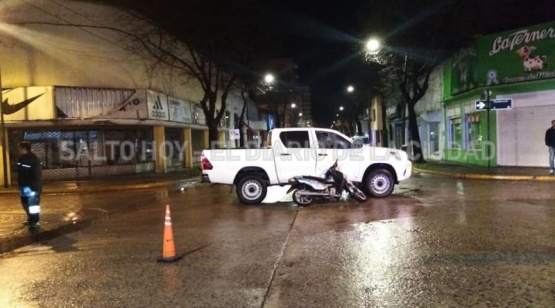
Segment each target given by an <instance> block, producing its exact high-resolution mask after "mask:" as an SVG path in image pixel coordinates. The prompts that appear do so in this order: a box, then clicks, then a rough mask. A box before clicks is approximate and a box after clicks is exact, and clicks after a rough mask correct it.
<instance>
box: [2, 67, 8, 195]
mask: <svg viewBox="0 0 555 308" xmlns="http://www.w3.org/2000/svg"><path fill="white" fill-rule="evenodd" d="M2 94H3V90H2V69H1V68H0V130H2V168H3V173H4V187H5V188H8V187H9V185H8V151H7V142H6V140H7V136H6V135H7V132H6V123H5V122H4V110H3V108H2V107H3V105H4V98H3V95H2Z"/></svg>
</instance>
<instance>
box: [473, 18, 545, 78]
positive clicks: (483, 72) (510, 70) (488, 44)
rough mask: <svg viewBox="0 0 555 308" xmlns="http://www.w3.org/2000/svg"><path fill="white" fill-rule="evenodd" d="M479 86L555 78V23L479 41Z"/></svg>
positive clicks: (507, 32) (503, 33)
mask: <svg viewBox="0 0 555 308" xmlns="http://www.w3.org/2000/svg"><path fill="white" fill-rule="evenodd" d="M477 46H478V50H479V59H478V64H479V66H478V83H479V86H492V85H499V84H510V83H516V82H524V81H534V80H541V79H547V78H554V77H555V22H551V23H546V24H541V25H536V26H530V27H526V28H521V29H516V30H510V31H506V32H502V33H497V34H493V35H489V36H484V37H482V38H480V39H478V40H477Z"/></svg>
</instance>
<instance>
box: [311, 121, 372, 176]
mask: <svg viewBox="0 0 555 308" xmlns="http://www.w3.org/2000/svg"><path fill="white" fill-rule="evenodd" d="M316 139H317V142H318V149H316V153H317V154H316V176H324V174H325V173H326V171H327V170H328V169H329V167H331V166H332V165H333V164H334V163H335V160H337V164H338V168H337V169H338V170H339V171H341V172H343V174H345V175H346V176H347V178H348V179H350V180H352V181H357V182H358V181H361V180H362V179H359V178H358V175H359V173H360V172H359V171H360V170H359V168H360V163H361V162H362V160H363V159H364V156H363V155H362V149H356V148H353V144H352V143H351V141H350V140H347V139H345V138H344V137H343V136H341V135H339V134H336V133H334V132H331V131H323V130H316Z"/></svg>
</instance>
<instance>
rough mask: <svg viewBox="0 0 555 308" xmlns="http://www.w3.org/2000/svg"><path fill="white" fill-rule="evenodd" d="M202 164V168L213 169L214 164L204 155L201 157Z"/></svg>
mask: <svg viewBox="0 0 555 308" xmlns="http://www.w3.org/2000/svg"><path fill="white" fill-rule="evenodd" d="M200 164H201V165H202V170H212V168H214V167H212V164H211V163H210V161H209V160H208V158H206V157H205V156H204V155H202V156H201V157H200Z"/></svg>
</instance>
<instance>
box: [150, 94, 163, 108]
mask: <svg viewBox="0 0 555 308" xmlns="http://www.w3.org/2000/svg"><path fill="white" fill-rule="evenodd" d="M152 109H154V110H164V107H162V102H161V101H160V96H157V97H156V101H154V107H152Z"/></svg>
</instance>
